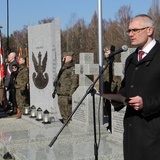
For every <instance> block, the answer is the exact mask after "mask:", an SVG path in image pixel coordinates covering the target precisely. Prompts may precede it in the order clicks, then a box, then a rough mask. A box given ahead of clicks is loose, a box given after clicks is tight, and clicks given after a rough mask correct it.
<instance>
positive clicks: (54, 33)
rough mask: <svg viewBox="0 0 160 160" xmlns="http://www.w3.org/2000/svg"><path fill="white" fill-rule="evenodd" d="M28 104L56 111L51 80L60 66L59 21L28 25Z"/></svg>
mask: <svg viewBox="0 0 160 160" xmlns="http://www.w3.org/2000/svg"><path fill="white" fill-rule="evenodd" d="M28 44H29V81H30V104H31V106H32V105H35V107H36V108H38V107H40V108H41V109H42V110H43V111H44V110H46V109H47V110H48V111H49V112H54V113H57V114H58V116H59V108H58V105H57V97H56V98H55V99H53V98H52V93H53V90H54V87H53V81H54V79H55V77H56V75H57V73H58V71H59V69H60V66H61V45H60V21H59V19H58V18H56V19H55V21H54V22H53V23H45V24H40V25H35V26H29V27H28Z"/></svg>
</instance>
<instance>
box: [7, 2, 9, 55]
mask: <svg viewBox="0 0 160 160" xmlns="http://www.w3.org/2000/svg"><path fill="white" fill-rule="evenodd" d="M8 54H9V0H7V55H8Z"/></svg>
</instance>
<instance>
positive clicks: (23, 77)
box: [15, 64, 29, 91]
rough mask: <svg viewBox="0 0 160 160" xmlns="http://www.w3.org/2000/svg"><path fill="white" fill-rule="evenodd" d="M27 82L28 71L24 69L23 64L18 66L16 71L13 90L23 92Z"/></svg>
mask: <svg viewBox="0 0 160 160" xmlns="http://www.w3.org/2000/svg"><path fill="white" fill-rule="evenodd" d="M28 81H29V73H28V69H27V68H26V66H25V64H22V65H20V66H19V69H18V74H17V77H16V84H15V88H16V89H20V90H22V91H24V90H25V88H26V85H27V83H28Z"/></svg>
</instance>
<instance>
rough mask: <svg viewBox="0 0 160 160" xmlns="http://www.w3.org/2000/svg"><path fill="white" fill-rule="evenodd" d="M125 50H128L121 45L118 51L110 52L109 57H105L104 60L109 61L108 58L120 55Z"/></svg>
mask: <svg viewBox="0 0 160 160" xmlns="http://www.w3.org/2000/svg"><path fill="white" fill-rule="evenodd" d="M127 50H128V46H126V45H123V46H122V47H121V48H120V49H118V50H117V51H114V52H111V53H110V54H109V55H107V56H105V57H104V59H110V58H112V57H113V56H115V55H116V54H118V53H121V52H126V51H127Z"/></svg>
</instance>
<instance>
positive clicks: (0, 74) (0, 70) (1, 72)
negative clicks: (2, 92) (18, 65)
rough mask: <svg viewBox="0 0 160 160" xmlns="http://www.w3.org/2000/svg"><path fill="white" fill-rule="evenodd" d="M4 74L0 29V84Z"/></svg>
mask: <svg viewBox="0 0 160 160" xmlns="http://www.w3.org/2000/svg"><path fill="white" fill-rule="evenodd" d="M4 76H5V73H4V62H3V50H2V34H1V30H0V84H2V83H3V82H2V81H3V78H4Z"/></svg>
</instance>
